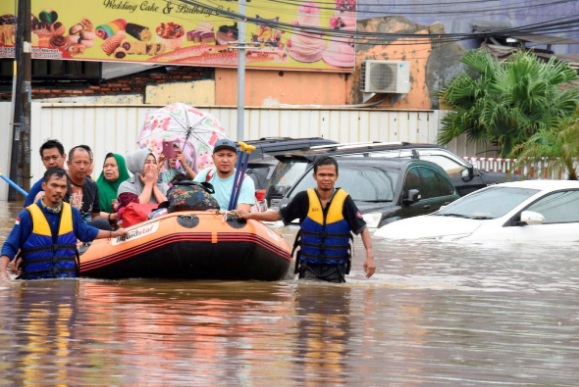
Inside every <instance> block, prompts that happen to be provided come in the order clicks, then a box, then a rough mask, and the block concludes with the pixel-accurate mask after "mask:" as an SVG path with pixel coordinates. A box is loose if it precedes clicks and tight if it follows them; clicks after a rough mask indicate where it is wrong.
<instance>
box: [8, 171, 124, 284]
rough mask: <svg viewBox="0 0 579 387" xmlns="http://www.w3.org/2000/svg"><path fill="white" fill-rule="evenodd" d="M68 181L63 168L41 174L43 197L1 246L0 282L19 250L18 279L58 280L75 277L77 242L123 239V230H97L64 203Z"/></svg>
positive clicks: (21, 215)
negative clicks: (19, 268) (20, 262)
mask: <svg viewBox="0 0 579 387" xmlns="http://www.w3.org/2000/svg"><path fill="white" fill-rule="evenodd" d="M67 187H68V181H67V176H66V172H65V171H64V169H62V168H58V167H56V168H50V169H48V170H47V171H46V172H45V173H44V182H43V183H42V189H43V191H44V196H43V197H42V198H41V199H39V200H38V201H37V202H36V203H34V204H31V205H30V206H28V207H26V208H25V209H24V210H22V211H21V212H20V213H19V214H18V217H17V218H16V222H15V224H14V228H13V229H12V231H11V232H10V234H9V235H8V238H7V239H6V241H5V242H4V245H3V246H2V253H1V257H0V280H9V279H10V276H9V274H8V270H7V267H8V264H9V263H10V262H11V261H12V260H13V259H14V257H15V256H16V255H17V252H18V251H19V250H20V254H21V256H22V268H21V270H22V271H21V275H20V276H21V278H23V279H39V278H60V277H76V276H78V270H79V266H78V252H77V248H76V243H77V240H81V241H83V242H90V241H92V240H94V239H99V238H113V237H119V236H124V235H126V234H127V232H126V231H125V230H124V229H119V230H116V231H106V230H99V229H98V228H96V227H92V226H90V225H88V224H87V223H86V222H84V221H83V219H82V217H81V214H80V211H79V210H78V209H77V208H75V207H73V206H71V205H70V204H68V203H65V202H63V198H64V196H65V194H66V192H67Z"/></svg>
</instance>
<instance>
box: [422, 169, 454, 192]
mask: <svg viewBox="0 0 579 387" xmlns="http://www.w3.org/2000/svg"><path fill="white" fill-rule="evenodd" d="M419 172H420V176H421V177H422V183H423V187H424V191H423V192H422V198H424V199H426V198H435V197H439V196H447V195H452V193H453V192H454V187H453V186H452V185H450V183H449V182H448V181H447V180H446V179H445V178H443V177H442V176H440V175H439V174H438V173H437V172H436V171H435V170H433V169H430V168H425V167H421V168H419Z"/></svg>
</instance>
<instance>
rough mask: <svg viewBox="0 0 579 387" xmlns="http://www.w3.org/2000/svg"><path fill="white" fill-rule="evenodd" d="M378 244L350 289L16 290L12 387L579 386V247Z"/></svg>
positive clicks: (2, 296)
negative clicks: (371, 269)
mask: <svg viewBox="0 0 579 387" xmlns="http://www.w3.org/2000/svg"><path fill="white" fill-rule="evenodd" d="M20 208H21V203H7V202H0V241H4V239H5V237H6V235H7V234H8V232H9V231H10V229H11V227H12V224H13V222H14V218H15V216H16V214H17V213H18V210H19V209H20ZM280 231H281V232H282V233H283V234H284V236H285V237H286V239H287V240H288V242H293V235H294V233H295V227H291V226H290V227H284V228H282V229H280ZM374 243H375V254H376V259H377V268H378V270H377V274H376V275H375V276H374V277H373V278H372V279H370V280H366V279H364V277H363V270H362V261H363V257H364V249H363V246H362V244H361V241H360V239H359V238H357V240H356V249H355V258H354V263H353V270H352V273H351V275H350V276H349V278H348V283H346V284H339V285H336V284H325V283H316V282H304V281H296V280H293V279H288V280H284V281H279V282H224V281H154V280H142V279H127V280H122V281H102V280H95V279H88V278H82V279H74V280H42V281H10V282H2V283H0V305H1V306H2V313H1V314H0V386H23V385H29V386H38V385H62V386H80V385H99V386H104V385H106V386H145V385H151V386H161V385H163V386H210V385H223V386H225V385H227V386H271V385H276V386H279V387H281V386H304V385H305V386H346V385H348V386H351V385H356V386H433V385H448V386H457V385H461V386H475V385H476V386H480V385H489V386H490V385H492V386H497V385H498V386H575V385H577V378H578V375H579V297H578V293H579V254H577V251H578V246H577V245H572V246H546V245H544V246H529V245H518V246H509V245H505V246H493V245H490V246H483V245H471V246H464V245H452V244H425V243H416V244H408V243H397V244H390V243H385V242H384V241H380V240H378V239H374Z"/></svg>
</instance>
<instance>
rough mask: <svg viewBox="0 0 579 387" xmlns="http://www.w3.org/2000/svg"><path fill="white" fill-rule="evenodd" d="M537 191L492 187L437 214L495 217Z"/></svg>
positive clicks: (476, 217)
mask: <svg viewBox="0 0 579 387" xmlns="http://www.w3.org/2000/svg"><path fill="white" fill-rule="evenodd" d="M537 192H539V190H537V189H530V188H516V187H496V186H495V187H490V188H488V189H485V190H481V191H476V192H473V193H471V194H470V195H468V196H465V197H464V198H462V199H460V200H457V201H455V202H452V203H451V204H449V205H448V206H446V207H444V208H442V209H441V210H440V211H438V212H437V213H436V215H440V216H458V217H461V218H470V219H494V218H498V217H501V216H503V215H505V214H506V213H507V212H509V211H510V210H512V209H513V208H515V207H516V206H518V205H519V204H521V203H522V202H523V201H525V200H526V199H528V198H530V197H531V196H533V195H534V194H536V193H537Z"/></svg>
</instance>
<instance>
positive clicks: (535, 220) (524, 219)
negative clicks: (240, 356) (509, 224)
mask: <svg viewBox="0 0 579 387" xmlns="http://www.w3.org/2000/svg"><path fill="white" fill-rule="evenodd" d="M544 222H545V217H544V216H543V215H541V214H539V213H538V212H534V211H523V212H521V220H520V221H519V224H526V225H531V224H543V223H544Z"/></svg>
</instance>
